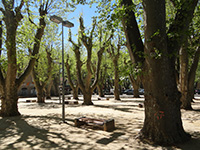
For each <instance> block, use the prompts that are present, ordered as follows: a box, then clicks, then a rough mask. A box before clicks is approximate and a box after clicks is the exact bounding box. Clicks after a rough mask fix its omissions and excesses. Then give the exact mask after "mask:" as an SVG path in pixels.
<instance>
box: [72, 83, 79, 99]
mask: <svg viewBox="0 0 200 150" xmlns="http://www.w3.org/2000/svg"><path fill="white" fill-rule="evenodd" d="M78 90H79V86H78V84H77V85H76V87H74V90H73V99H76V100H78V99H79V98H78Z"/></svg>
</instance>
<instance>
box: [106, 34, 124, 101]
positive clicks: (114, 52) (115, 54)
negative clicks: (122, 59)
mask: <svg viewBox="0 0 200 150" xmlns="http://www.w3.org/2000/svg"><path fill="white" fill-rule="evenodd" d="M120 49H121V39H120V37H119V38H118V44H117V47H114V45H113V44H110V49H107V52H108V53H109V55H110V58H111V59H112V62H113V66H114V77H115V78H114V98H115V100H120V90H119V66H118V61H119V56H120Z"/></svg>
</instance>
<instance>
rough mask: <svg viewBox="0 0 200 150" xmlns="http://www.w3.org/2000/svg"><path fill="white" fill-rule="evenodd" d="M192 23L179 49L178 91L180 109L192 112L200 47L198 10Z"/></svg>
mask: <svg viewBox="0 0 200 150" xmlns="http://www.w3.org/2000/svg"><path fill="white" fill-rule="evenodd" d="M195 14H196V15H195V16H194V18H193V23H191V25H190V32H188V38H187V40H186V41H185V43H184V45H183V46H182V47H181V49H180V58H179V61H180V63H179V64H180V71H179V72H180V73H179V90H180V92H181V94H182V95H181V103H182V104H181V108H183V109H185V110H192V109H193V108H192V106H191V102H192V99H193V97H194V82H195V76H196V70H197V67H198V62H199V56H200V47H199V42H200V39H199V32H198V30H199V23H198V22H199V18H198V17H197V16H198V14H199V10H197V11H196V12H195Z"/></svg>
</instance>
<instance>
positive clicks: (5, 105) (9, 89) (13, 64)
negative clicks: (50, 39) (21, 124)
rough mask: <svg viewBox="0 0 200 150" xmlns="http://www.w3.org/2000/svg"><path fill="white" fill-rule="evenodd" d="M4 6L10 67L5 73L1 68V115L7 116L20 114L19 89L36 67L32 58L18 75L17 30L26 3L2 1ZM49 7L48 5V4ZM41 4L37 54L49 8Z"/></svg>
mask: <svg viewBox="0 0 200 150" xmlns="http://www.w3.org/2000/svg"><path fill="white" fill-rule="evenodd" d="M2 3H3V5H4V8H5V9H3V8H0V11H1V12H2V13H3V16H4V17H3V21H4V22H5V25H6V49H7V59H8V67H7V72H6V73H5V75H3V73H2V69H1V68H0V84H1V85H0V86H1V87H4V88H2V89H1V91H0V92H1V95H2V99H1V100H2V105H1V112H0V115H1V116H4V117H7V116H18V115H20V113H19V111H18V107H17V101H18V96H17V91H18V88H19V86H20V85H21V84H22V83H23V81H24V80H25V79H26V77H28V75H29V74H30V73H31V70H32V68H33V67H34V63H35V58H31V60H30V61H29V64H28V66H27V68H26V69H25V71H24V73H23V74H22V75H21V76H20V77H18V78H16V77H17V54H16V33H17V32H16V30H17V27H18V25H19V22H20V21H21V19H22V18H23V16H22V14H21V8H22V7H23V5H24V1H23V0H21V2H20V4H19V6H17V7H15V8H14V1H5V0H4V1H2ZM46 7H47V5H46ZM42 8H44V7H42V6H40V8H39V11H40V17H41V18H40V26H39V27H38V29H37V33H36V35H35V41H34V46H33V47H34V48H33V53H32V55H33V56H35V55H36V54H37V53H38V51H39V47H40V41H41V38H42V36H43V33H44V28H45V25H46V24H45V21H44V16H45V15H46V14H47V10H46V9H47V8H44V9H42Z"/></svg>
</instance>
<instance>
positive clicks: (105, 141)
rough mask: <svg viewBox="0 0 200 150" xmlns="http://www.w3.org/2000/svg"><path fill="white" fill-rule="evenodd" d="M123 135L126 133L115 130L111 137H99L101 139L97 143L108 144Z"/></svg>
mask: <svg viewBox="0 0 200 150" xmlns="http://www.w3.org/2000/svg"><path fill="white" fill-rule="evenodd" d="M122 135H125V133H122V132H114V133H113V134H111V135H110V137H109V138H102V139H99V140H97V141H96V143H99V144H104V145H107V144H109V143H111V142H113V141H114V140H116V139H117V138H118V137H120V136H122Z"/></svg>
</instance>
